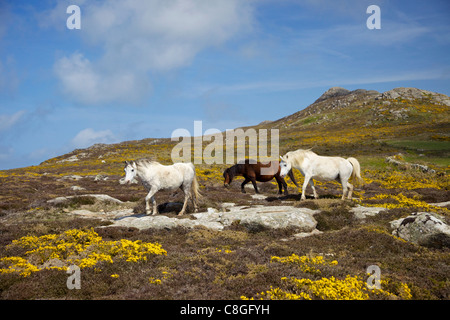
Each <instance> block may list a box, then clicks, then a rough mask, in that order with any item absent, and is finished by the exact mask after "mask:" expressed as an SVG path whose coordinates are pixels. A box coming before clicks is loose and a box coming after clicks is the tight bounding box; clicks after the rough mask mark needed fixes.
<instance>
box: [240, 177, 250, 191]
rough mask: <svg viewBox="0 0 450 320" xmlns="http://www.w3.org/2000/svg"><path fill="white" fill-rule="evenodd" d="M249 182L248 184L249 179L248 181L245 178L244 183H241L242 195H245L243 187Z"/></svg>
mask: <svg viewBox="0 0 450 320" xmlns="http://www.w3.org/2000/svg"><path fill="white" fill-rule="evenodd" d="M249 182H250V179H248V178H245V180H244V182H242V184H241V192H242V193H246V192H245V189H244V187H245V185H246V184H247V183H249Z"/></svg>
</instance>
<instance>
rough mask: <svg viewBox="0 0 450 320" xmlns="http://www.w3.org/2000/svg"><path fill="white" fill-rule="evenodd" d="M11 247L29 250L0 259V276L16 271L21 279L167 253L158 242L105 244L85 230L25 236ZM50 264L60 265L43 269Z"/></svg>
mask: <svg viewBox="0 0 450 320" xmlns="http://www.w3.org/2000/svg"><path fill="white" fill-rule="evenodd" d="M10 246H18V247H22V248H24V249H29V250H28V251H26V252H25V253H24V256H25V257H5V258H2V259H0V267H1V268H0V273H13V272H18V273H19V274H20V275H21V276H24V277H26V276H29V275H30V274H31V272H36V271H40V270H42V269H51V268H55V269H60V270H66V269H67V266H68V265H71V264H75V265H77V266H79V267H80V268H87V267H93V266H95V265H96V264H97V263H99V262H100V261H106V262H109V263H113V262H114V261H115V260H119V259H122V260H125V261H127V262H138V261H146V260H147V257H148V256H150V255H166V254H167V251H166V250H164V249H163V248H162V247H161V245H160V244H158V243H150V242H147V243H145V242H142V241H140V240H137V241H131V240H127V239H121V240H119V241H104V240H103V239H102V237H100V236H99V235H98V234H97V233H96V232H95V231H94V230H93V229H91V230H88V231H83V230H78V229H72V230H67V231H65V232H63V233H61V234H49V235H44V236H40V237H36V236H25V237H22V238H20V239H18V240H13V241H12V243H11V244H10V245H9V247H10ZM30 261H33V262H34V264H32V263H31V262H30ZM56 262H57V263H56ZM52 263H53V264H55V263H56V264H57V265H59V266H58V267H55V266H51V267H48V266H46V265H49V264H52Z"/></svg>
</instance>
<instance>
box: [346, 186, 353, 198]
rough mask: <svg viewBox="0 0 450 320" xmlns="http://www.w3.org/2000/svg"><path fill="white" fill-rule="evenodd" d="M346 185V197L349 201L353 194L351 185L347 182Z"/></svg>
mask: <svg viewBox="0 0 450 320" xmlns="http://www.w3.org/2000/svg"><path fill="white" fill-rule="evenodd" d="M347 184H348V189H349V190H348V196H347V199H349V200H351V199H352V193H353V185H352V184H351V183H350V182H347Z"/></svg>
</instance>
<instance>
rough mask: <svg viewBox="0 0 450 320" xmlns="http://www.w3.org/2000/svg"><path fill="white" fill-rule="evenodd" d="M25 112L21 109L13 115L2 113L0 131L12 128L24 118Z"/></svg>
mask: <svg viewBox="0 0 450 320" xmlns="http://www.w3.org/2000/svg"><path fill="white" fill-rule="evenodd" d="M25 113H26V112H25V111H24V110H20V111H17V112H16V113H14V114H11V115H7V114H0V132H2V131H7V130H9V129H11V128H12V127H13V126H14V125H16V124H17V123H18V122H19V120H20V119H22V118H23V116H24V114H25Z"/></svg>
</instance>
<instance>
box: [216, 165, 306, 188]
mask: <svg viewBox="0 0 450 320" xmlns="http://www.w3.org/2000/svg"><path fill="white" fill-rule="evenodd" d="M261 168H266V169H265V170H264V171H266V170H267V171H268V172H263V173H264V175H262V174H261ZM288 175H289V177H290V178H291V180H292V182H294V184H295V185H296V186H297V187H298V184H297V182H296V181H295V178H294V175H293V173H292V170H291V171H289V173H288ZM236 176H242V177H244V178H245V180H244V182H242V184H241V191H242V192H243V193H245V189H244V186H245V185H246V184H247V183H249V182H250V181H251V182H252V184H253V187H254V188H255V192H256V193H259V191H258V187H257V186H256V181H260V182H267V181H270V180H272V179H273V178H275V179H276V180H277V183H278V189H279V190H278V194H282V193H283V187H284V194H285V195H287V194H288V189H287V184H286V181H284V179H283V178H282V177H281V176H280V163H279V162H278V161H271V162H270V163H267V164H262V163H260V162H256V163H254V161H252V163H250V160H248V159H247V160H245V162H243V163H242V162H241V163H238V164H235V165H234V166H232V167H230V168H228V169H226V170H225V171H224V172H223V177H224V178H225V181H224V182H223V185H224V186H225V187H228V186H229V185H230V183H231V181H233V178H234V177H236Z"/></svg>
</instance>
